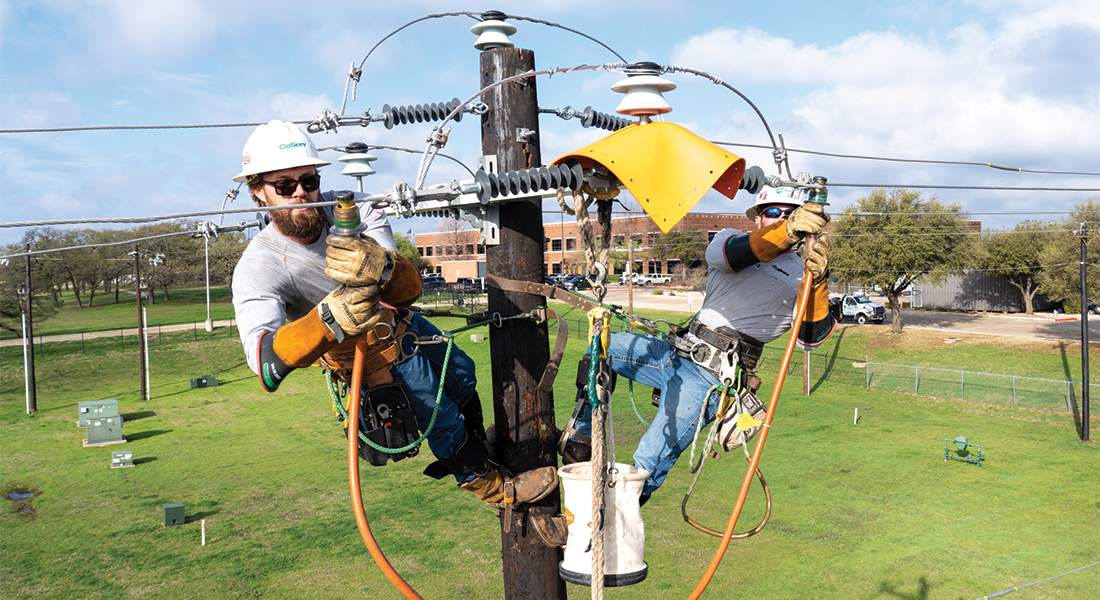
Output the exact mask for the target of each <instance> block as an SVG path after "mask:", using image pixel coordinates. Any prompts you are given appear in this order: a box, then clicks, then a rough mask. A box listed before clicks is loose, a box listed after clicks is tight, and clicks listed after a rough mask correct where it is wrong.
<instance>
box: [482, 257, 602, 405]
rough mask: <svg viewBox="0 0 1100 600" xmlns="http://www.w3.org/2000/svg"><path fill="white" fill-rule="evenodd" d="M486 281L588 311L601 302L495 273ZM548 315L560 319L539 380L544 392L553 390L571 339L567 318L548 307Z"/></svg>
mask: <svg viewBox="0 0 1100 600" xmlns="http://www.w3.org/2000/svg"><path fill="white" fill-rule="evenodd" d="M485 282H486V283H488V284H489V285H490V286H492V287H495V288H497V289H498V290H502V291H505V292H518V293H520V294H533V295H536V296H545V297H547V298H553V299H555V300H561V301H562V302H565V303H566V304H570V305H572V306H575V307H577V308H579V309H581V310H584V311H586V312H587V311H589V310H592V309H593V308H595V307H597V306H599V304H597V303H595V302H593V301H591V300H588V299H587V298H582V297H580V296H577V295H575V294H570V293H569V292H566V291H565V290H563V289H561V288H559V287H554V286H552V285H546V284H545V283H535V282H533V281H517V280H515V279H505V278H503V277H497V276H495V275H487V276H486V277H485ZM546 316H547V318H548V319H557V320H558V335H557V340H555V342H554V349H553V350H552V351H551V352H550V361H549V362H547V363H546V370H545V371H543V372H542V379H540V380H539V393H542V394H549V393H550V392H552V391H553V389H554V379H555V378H556V377H557V376H558V371H559V370H560V369H561V359H562V357H564V356H565V344H566V342H568V341H569V326H568V325H567V324H566V323H565V320H564V319H562V318H560V317H558V314H557V313H556V312H554V311H552V310H550V309H549V308H547V309H546Z"/></svg>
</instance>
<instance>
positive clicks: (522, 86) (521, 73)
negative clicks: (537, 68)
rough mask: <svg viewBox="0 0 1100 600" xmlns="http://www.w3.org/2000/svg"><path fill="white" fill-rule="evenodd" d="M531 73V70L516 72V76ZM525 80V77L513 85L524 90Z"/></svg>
mask: <svg viewBox="0 0 1100 600" xmlns="http://www.w3.org/2000/svg"><path fill="white" fill-rule="evenodd" d="M531 73H534V71H533V70H531V71H516V75H528V74H531ZM527 79H528V78H527V77H523V78H521V79H517V80H516V81H515V83H516V85H518V86H519V87H521V88H525V87H527Z"/></svg>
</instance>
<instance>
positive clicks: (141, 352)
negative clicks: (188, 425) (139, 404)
mask: <svg viewBox="0 0 1100 600" xmlns="http://www.w3.org/2000/svg"><path fill="white" fill-rule="evenodd" d="M130 254H133V255H134V296H136V297H137V310H138V312H137V316H138V332H137V338H138V363H139V364H140V365H141V370H139V371H138V379H140V380H141V399H142V400H145V395H146V389H145V340H144V336H143V335H142V334H143V333H144V331H143V328H142V326H141V322H142V315H141V267H140V264H141V263H140V262H139V258H140V255H139V253H138V246H137V244H134V251H133V252H131V253H130Z"/></svg>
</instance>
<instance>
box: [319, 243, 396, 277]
mask: <svg viewBox="0 0 1100 600" xmlns="http://www.w3.org/2000/svg"><path fill="white" fill-rule="evenodd" d="M325 242H327V243H328V250H327V251H326V252H325V276H326V277H331V278H332V279H335V280H336V281H339V282H340V283H342V284H344V285H348V286H351V287H366V286H369V285H375V284H378V285H383V286H384V285H385V284H386V283H388V282H389V280H390V276H391V275H392V274H393V268H394V263H395V262H396V260H397V253H396V252H394V251H393V250H387V249H386V248H383V247H382V246H379V245H378V242H376V241H374V239H372V238H369V237H365V236H359V237H347V236H342V235H329V236H328V238H326V239H325Z"/></svg>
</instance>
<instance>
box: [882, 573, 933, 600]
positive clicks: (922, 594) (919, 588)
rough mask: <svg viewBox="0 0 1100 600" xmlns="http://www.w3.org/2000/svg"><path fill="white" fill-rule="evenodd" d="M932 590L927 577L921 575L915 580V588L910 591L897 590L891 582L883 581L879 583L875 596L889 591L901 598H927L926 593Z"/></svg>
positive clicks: (910, 599) (925, 599) (911, 599)
mask: <svg viewBox="0 0 1100 600" xmlns="http://www.w3.org/2000/svg"><path fill="white" fill-rule="evenodd" d="M931 591H932V585H930V583H928V578H926V577H921V578H920V579H919V580H917V582H916V590H915V591H912V592H905V591H899V590H898V588H895V587H894V586H893V585H892V583H887V582H886V581H883V582H882V583H879V593H878V594H877V596H882V594H883V593H889V594H890V596H893V597H894V598H901V599H902V600H928V593H930V592H931Z"/></svg>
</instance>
